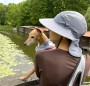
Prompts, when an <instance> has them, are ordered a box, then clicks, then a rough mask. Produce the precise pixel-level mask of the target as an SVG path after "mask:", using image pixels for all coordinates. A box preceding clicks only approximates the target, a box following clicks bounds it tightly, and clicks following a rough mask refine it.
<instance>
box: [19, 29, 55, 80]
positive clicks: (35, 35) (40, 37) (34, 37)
mask: <svg viewBox="0 0 90 86" xmlns="http://www.w3.org/2000/svg"><path fill="white" fill-rule="evenodd" d="M43 31H45V30H43V29H41V28H38V27H35V28H34V29H33V30H32V31H31V32H30V33H29V37H28V39H27V40H26V41H25V42H24V45H26V46H31V45H32V44H33V43H35V42H38V46H36V48H35V50H36V52H39V51H42V50H50V49H55V48H56V47H55V44H53V43H52V42H51V41H50V40H49V39H48V37H47V36H46V35H45V34H44V33H43ZM34 72H35V67H33V68H32V69H31V70H30V71H28V72H27V73H26V74H24V75H23V76H21V77H19V79H20V80H22V81H23V80H26V79H28V78H29V77H30V76H31V75H32V74H33V73H34Z"/></svg>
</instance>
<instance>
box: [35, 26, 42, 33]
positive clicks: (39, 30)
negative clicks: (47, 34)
mask: <svg viewBox="0 0 90 86" xmlns="http://www.w3.org/2000/svg"><path fill="white" fill-rule="evenodd" d="M35 29H36V30H37V31H38V32H40V33H42V32H43V30H42V29H41V28H38V27H35Z"/></svg>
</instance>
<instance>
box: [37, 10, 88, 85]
mask: <svg viewBox="0 0 90 86" xmlns="http://www.w3.org/2000/svg"><path fill="white" fill-rule="evenodd" d="M39 21H40V23H41V24H42V25H44V26H45V27H47V28H48V29H49V30H50V31H51V32H50V39H51V41H53V42H54V43H56V45H57V49H54V50H47V51H46V50H44V51H41V52H37V53H36V58H35V69H36V75H37V77H38V78H39V79H40V86H68V83H69V81H70V79H71V78H72V75H73V73H74V71H75V69H76V68H77V64H79V62H80V59H81V58H82V50H81V48H80V47H79V40H80V37H81V36H82V35H83V34H84V33H85V32H86V31H87V23H86V20H85V18H84V16H83V15H82V14H80V13H79V12H76V11H63V12H60V13H59V14H57V15H56V16H55V17H54V18H43V19H39ZM84 60H85V70H84V68H82V69H83V70H84V74H83V79H82V82H83V81H84V80H85V78H86V75H87V73H88V71H89V69H90V57H89V56H88V55H87V56H85V57H84ZM82 67H83V66H82ZM77 79H78V80H76V82H74V84H73V85H72V86H80V84H79V77H78V78H77ZM69 86H70V85H69Z"/></svg>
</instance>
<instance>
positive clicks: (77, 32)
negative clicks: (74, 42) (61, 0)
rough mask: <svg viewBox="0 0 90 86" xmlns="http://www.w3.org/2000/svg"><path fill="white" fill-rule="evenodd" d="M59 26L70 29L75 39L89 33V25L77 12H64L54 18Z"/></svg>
mask: <svg viewBox="0 0 90 86" xmlns="http://www.w3.org/2000/svg"><path fill="white" fill-rule="evenodd" d="M54 21H55V22H56V23H57V24H58V25H63V26H65V27H67V29H70V30H71V32H72V34H73V35H74V36H75V38H78V37H80V36H82V35H83V34H84V33H85V32H86V31H87V23H86V20H85V18H84V16H83V15H81V14H80V13H78V12H76V11H63V12H61V13H59V14H57V15H56V16H55V17H54Z"/></svg>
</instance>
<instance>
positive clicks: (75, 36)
mask: <svg viewBox="0 0 90 86" xmlns="http://www.w3.org/2000/svg"><path fill="white" fill-rule="evenodd" d="M39 21H40V23H41V24H42V25H44V26H45V27H47V28H48V29H49V30H51V31H53V32H55V33H57V34H59V35H61V36H64V37H66V38H68V39H70V40H72V43H71V45H70V47H69V52H70V54H72V55H73V56H77V57H80V56H81V54H82V50H81V49H80V47H79V38H80V37H81V36H82V35H83V34H84V33H85V32H86V31H87V23H86V20H85V18H84V16H83V15H82V14H80V13H79V12H76V11H63V12H60V13H59V14H57V15H56V16H55V17H54V18H43V19H39ZM74 48H75V49H74Z"/></svg>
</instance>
